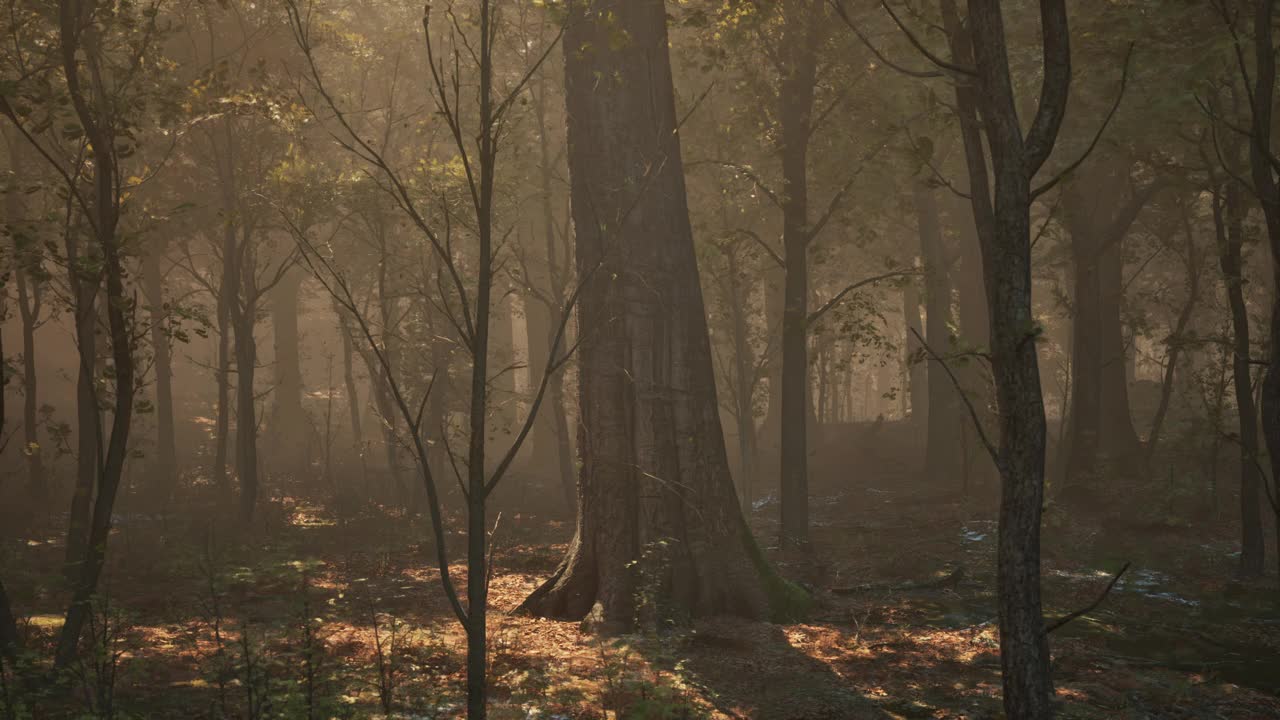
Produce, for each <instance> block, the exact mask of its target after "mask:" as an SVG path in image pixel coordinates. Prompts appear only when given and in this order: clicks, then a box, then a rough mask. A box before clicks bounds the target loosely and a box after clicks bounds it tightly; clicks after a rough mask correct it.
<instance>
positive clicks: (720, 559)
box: [523, 0, 803, 629]
mask: <svg viewBox="0 0 1280 720" xmlns="http://www.w3.org/2000/svg"><path fill="white" fill-rule="evenodd" d="M569 12H570V18H569V20H568V23H567V25H566V30H565V37H564V44H563V46H564V47H565V48H566V53H565V54H566V58H565V76H566V88H567V97H566V104H567V109H568V119H569V171H570V181H571V191H572V197H573V219H574V226H575V229H576V252H575V257H576V262H577V266H578V270H579V276H580V277H584V278H588V279H587V280H586V282H587V284H586V286H585V288H584V290H583V295H582V297H581V301H580V303H579V305H578V308H579V315H578V322H579V327H580V328H584V329H589V331H588V332H590V335H588V336H587V337H586V338H585V339H584V343H583V344H582V346H581V348H580V349H579V353H580V354H579V367H580V376H579V381H580V384H581V406H582V420H581V423H580V425H579V434H580V440H579V453H580V456H581V460H582V470H581V474H580V476H579V485H578V488H579V490H578V503H579V511H578V523H577V530H576V533H575V535H574V539H573V541H572V543H571V545H570V547H569V551H568V553H567V555H566V557H565V558H564V560H563V561H562V562H561V564H560V567H559V568H558V569H557V570H556V572H555V574H554V575H553V576H552V577H551V578H550V579H549V580H547V581H546V582H545V583H544V584H543V585H542V586H541V587H540V588H539V589H538V590H536V591H535V592H534V593H533V594H532V595H531V596H530V597H529V598H527V599H526V601H525V603H524V605H523V607H524V608H525V609H527V610H530V611H532V612H534V613H537V614H541V615H546V616H551V617H559V618H566V619H576V618H582V617H585V616H586V615H588V614H589V613H590V614H592V616H593V617H594V618H596V619H597V620H599V621H601V622H602V623H603V624H604V627H605V628H606V629H626V628H631V627H634V626H635V624H636V623H637V619H638V616H640V618H639V620H640V622H642V623H650V622H658V621H660V620H664V619H678V618H681V617H688V616H691V615H706V614H714V613H731V614H737V615H744V616H748V617H765V616H768V615H770V614H773V615H775V616H782V615H785V614H788V613H790V612H794V611H796V610H797V609H798V606H799V605H802V604H803V599H801V598H802V597H803V593H802V591H799V590H798V589H797V588H794V587H792V586H789V585H788V584H786V583H785V582H784V581H782V580H781V579H779V578H778V577H777V576H776V575H775V574H774V573H773V571H772V569H771V568H770V567H769V566H768V565H767V563H766V562H765V561H764V560H763V558H762V557H761V555H760V551H759V549H758V548H757V547H756V545H755V543H754V540H753V539H752V538H751V536H750V533H749V531H748V529H747V526H746V523H745V521H744V520H743V517H742V514H741V512H740V511H739V509H738V505H737V502H736V499H735V496H734V490H733V482H732V479H731V478H730V476H729V472H728V461H727V457H726V453H725V447H724V436H723V433H722V431H721V427H720V416H719V408H718V405H717V402H716V397H715V382H714V376H713V373H712V367H711V348H710V340H709V337H708V333H707V326H706V319H705V315H704V312H703V302H702V294H701V288H700V285H699V278H698V274H697V263H696V259H695V256H694V249H693V238H692V231H691V228H690V225H689V215H688V207H687V204H686V203H687V201H686V196H685V187H684V176H683V169H682V164H681V159H680V143H679V136H678V134H677V130H678V128H677V122H676V111H675V97H674V92H673V89H672V85H671V82H672V81H671V66H670V60H669V57H668V49H667V31H666V15H665V12H664V6H663V3H662V2H661V0H604V1H602V2H592V3H590V4H587V3H583V2H574V3H572V4H571V6H570V8H569ZM619 31H621V32H622V33H623V34H624V36H625V37H626V41H625V42H623V43H618V42H615V41H613V40H612V39H616V37H617V36H618V35H617V34H618V32H619ZM690 438H695V439H696V441H694V442H691V441H690V440H689V439H690Z"/></svg>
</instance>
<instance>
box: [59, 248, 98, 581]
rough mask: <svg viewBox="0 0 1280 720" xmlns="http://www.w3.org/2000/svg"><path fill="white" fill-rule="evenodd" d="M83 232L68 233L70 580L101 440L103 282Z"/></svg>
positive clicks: (80, 553)
mask: <svg viewBox="0 0 1280 720" xmlns="http://www.w3.org/2000/svg"><path fill="white" fill-rule="evenodd" d="M80 231H81V227H80V226H79V224H77V225H75V226H73V227H70V228H68V229H67V232H66V237H65V244H66V251H67V279H68V283H69V285H70V286H71V296H72V299H73V301H72V305H73V307H72V311H73V313H74V323H75V336H76V350H77V351H78V354H79V361H80V362H79V370H78V372H77V375H76V479H75V487H74V489H73V490H72V495H71V513H70V515H69V516H68V520H67V554H66V561H67V568H68V572H69V573H70V575H69V576H70V577H74V575H75V572H76V567H77V566H78V565H79V564H80V562H81V561H82V560H83V559H84V554H85V547H86V546H87V543H88V542H89V523H90V520H91V515H90V514H91V513H92V508H93V491H94V486H95V484H96V483H97V481H98V460H99V457H98V453H99V451H100V447H99V445H100V443H99V439H100V437H101V433H100V427H99V416H98V394H97V392H96V391H95V390H94V380H95V377H96V375H97V371H98V333H97V320H98V308H97V297H98V287H99V284H100V282H101V279H100V278H99V277H98V276H97V275H96V274H92V273H88V272H86V271H84V270H83V268H82V267H81V265H82V264H84V263H85V260H86V259H85V258H83V257H81V251H80V238H79V233H80Z"/></svg>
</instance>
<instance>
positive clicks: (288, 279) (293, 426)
mask: <svg viewBox="0 0 1280 720" xmlns="http://www.w3.org/2000/svg"><path fill="white" fill-rule="evenodd" d="M302 278H303V275H302V272H301V271H299V270H297V269H294V270H290V271H288V272H286V273H285V275H284V277H283V278H282V279H281V280H280V282H279V283H277V284H276V286H275V287H273V288H271V291H270V302H271V328H272V336H273V342H274V347H275V388H274V389H272V391H271V396H272V400H273V402H272V409H271V428H270V435H271V437H272V438H273V441H274V446H273V448H272V456H273V457H276V458H280V459H281V460H282V461H283V463H284V466H285V467H287V468H289V469H290V470H292V471H293V472H295V473H302V474H303V475H305V474H306V471H307V461H308V459H309V458H308V446H309V443H310V439H311V437H312V429H311V426H310V422H309V420H308V418H307V414H306V412H305V411H304V410H303V409H302V357H301V338H300V335H299V333H298V294H299V293H300V292H301V289H302Z"/></svg>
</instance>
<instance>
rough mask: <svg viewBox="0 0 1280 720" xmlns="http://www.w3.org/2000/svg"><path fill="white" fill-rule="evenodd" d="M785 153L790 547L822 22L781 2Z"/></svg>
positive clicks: (804, 459)
mask: <svg viewBox="0 0 1280 720" xmlns="http://www.w3.org/2000/svg"><path fill="white" fill-rule="evenodd" d="M782 15H783V29H782V38H781V40H780V45H779V55H780V57H781V66H782V67H783V74H782V78H781V80H780V83H779V87H778V125H779V128H778V138H779V140H778V154H779V156H780V158H781V160H782V194H781V203H782V247H783V261H784V263H785V267H786V279H785V281H784V283H783V291H782V296H783V307H782V415H781V422H782V428H781V431H782V449H781V458H780V461H781V473H780V476H781V483H782V485H781V492H780V501H781V514H782V525H781V528H780V531H781V534H782V538H781V540H782V542H783V544H784V545H790V546H804V545H807V544H808V542H809V441H808V437H809V434H808V424H809V419H810V418H809V414H810V413H809V405H810V397H809V354H808V350H809V347H808V343H809V331H808V317H809V242H810V240H812V238H813V233H812V230H811V229H810V227H809V178H808V171H809V139H810V136H811V135H812V130H813V128H812V115H813V101H814V90H815V87H816V85H817V64H818V63H817V52H818V49H817V38H818V30H819V27H820V22H819V20H818V17H819V13H818V11H817V10H816V9H815V8H814V3H809V2H804V1H803V0H787V1H786V2H784V3H783V4H782Z"/></svg>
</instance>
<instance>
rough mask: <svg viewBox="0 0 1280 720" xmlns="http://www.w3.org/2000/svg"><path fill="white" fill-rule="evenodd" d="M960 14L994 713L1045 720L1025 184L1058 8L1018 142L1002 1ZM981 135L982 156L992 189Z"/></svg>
mask: <svg viewBox="0 0 1280 720" xmlns="http://www.w3.org/2000/svg"><path fill="white" fill-rule="evenodd" d="M968 7H969V16H968V20H967V23H965V22H962V21H961V20H960V18H959V15H958V13H957V12H956V8H955V3H954V1H953V0H944V1H943V14H944V22H945V24H946V28H947V34H948V38H949V40H950V42H951V53H952V58H953V60H954V61H955V62H956V63H957V64H958V65H960V66H963V67H972V68H974V70H975V73H976V77H975V80H976V82H975V83H972V84H970V83H962V84H957V85H956V107H957V110H958V112H959V115H960V126H961V133H962V137H963V139H964V146H965V158H966V164H967V166H968V169H969V178H970V183H969V185H970V198H971V204H972V206H973V210H974V218H975V221H976V223H977V227H978V234H979V239H980V241H981V244H982V258H983V277H984V281H985V285H986V289H987V301H988V308H989V313H990V328H991V366H992V375H993V377H994V379H995V386H996V402H997V407H998V409H999V416H1000V422H999V428H1000V431H999V441H998V446H997V447H996V448H994V451H995V453H996V465H997V467H998V468H999V470H1000V476H1001V485H1002V487H1001V498H1000V515H999V539H998V543H997V550H996V577H997V590H998V608H999V620H1000V662H1001V669H1002V678H1003V685H1004V709H1005V714H1006V715H1008V716H1009V717H1011V718H1018V719H1019V720H1039V719H1041V718H1044V719H1047V718H1051V717H1052V716H1053V707H1052V704H1051V699H1052V697H1053V680H1052V676H1051V674H1050V667H1049V659H1050V658H1049V642H1048V636H1047V634H1046V633H1045V626H1044V616H1043V613H1042V609H1041V598H1040V516H1041V507H1042V504H1043V501H1044V459H1045V415H1044V400H1043V396H1042V393H1041V387H1040V369H1039V365H1038V360H1037V357H1036V342H1035V340H1036V335H1037V333H1038V328H1037V323H1036V319H1035V315H1034V314H1033V312H1032V302H1031V299H1032V298H1031V295H1032V280H1031V217H1030V208H1031V202H1032V200H1033V196H1032V191H1031V181H1032V178H1034V177H1035V175H1036V173H1037V172H1038V171H1039V169H1040V167H1041V166H1042V165H1043V164H1044V161H1045V160H1046V159H1047V158H1048V156H1049V153H1050V152H1051V151H1052V149H1053V146H1054V144H1055V141H1056V139H1057V135H1058V129H1059V128H1060V127H1061V123H1062V118H1063V115H1064V114H1065V111H1066V101H1067V95H1068V92H1069V90H1070V84H1071V52H1070V35H1069V32H1068V27H1067V10H1066V5H1065V3H1064V2H1063V1H1062V0H1045V2H1042V3H1041V4H1040V20H1041V22H1040V25H1041V36H1042V42H1043V52H1044V65H1043V67H1044V81H1043V87H1042V89H1041V92H1040V97H1039V102H1038V104H1037V109H1036V112H1035V114H1034V120H1033V122H1032V123H1031V126H1030V129H1029V131H1028V132H1027V134H1026V136H1025V137H1024V136H1023V131H1022V127H1021V124H1020V123H1019V120H1018V111H1017V99H1016V97H1015V94H1014V90H1013V82H1012V79H1011V76H1010V70H1009V58H1008V50H1007V46H1006V38H1005V28H1004V18H1003V15H1002V12H1001V8H1000V3H997V2H994V0H970V2H969V3H968ZM979 116H981V118H982V121H981V124H979V121H978V118H979ZM980 133H981V134H985V136H986V138H985V139H986V141H987V142H986V147H987V148H989V151H990V163H991V175H990V182H989V180H988V174H987V154H986V152H985V151H984V147H983V143H982V137H981V135H980Z"/></svg>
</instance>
